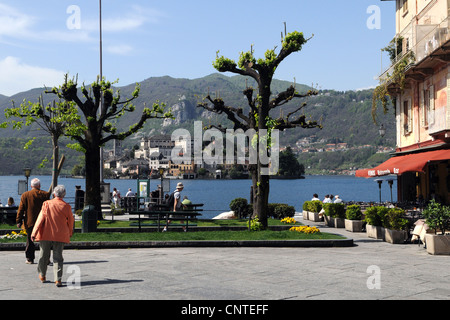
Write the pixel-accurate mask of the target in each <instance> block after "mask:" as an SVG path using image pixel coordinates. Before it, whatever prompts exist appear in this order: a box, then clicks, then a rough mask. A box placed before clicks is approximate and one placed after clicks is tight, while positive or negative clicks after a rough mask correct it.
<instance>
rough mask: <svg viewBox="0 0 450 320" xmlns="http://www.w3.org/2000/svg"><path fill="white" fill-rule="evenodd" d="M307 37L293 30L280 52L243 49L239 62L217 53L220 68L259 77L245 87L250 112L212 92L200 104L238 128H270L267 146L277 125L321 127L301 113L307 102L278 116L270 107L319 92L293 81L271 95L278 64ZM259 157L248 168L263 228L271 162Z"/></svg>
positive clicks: (265, 218) (222, 128)
mask: <svg viewBox="0 0 450 320" xmlns="http://www.w3.org/2000/svg"><path fill="white" fill-rule="evenodd" d="M308 40H309V39H305V37H304V36H303V33H301V32H297V31H294V32H292V33H289V34H287V35H285V36H284V38H283V39H282V47H281V50H280V51H279V52H278V53H277V52H276V48H275V49H273V50H267V51H266V53H265V55H264V58H260V59H256V58H255V56H254V52H253V47H252V48H251V50H250V51H248V52H241V54H240V57H239V61H238V63H236V62H235V61H234V60H231V59H229V58H225V57H223V56H219V54H217V58H216V60H215V61H214V62H213V66H214V68H215V69H216V70H217V71H219V72H231V73H234V74H238V75H242V76H245V77H250V78H252V79H254V80H255V81H256V83H257V88H256V89H254V88H253V87H247V88H246V89H245V90H244V91H243V94H244V96H245V97H246V99H247V102H248V106H249V111H248V113H245V112H244V110H243V108H240V107H231V106H227V105H226V104H225V102H224V101H223V99H221V98H220V97H216V98H215V99H213V98H211V96H210V95H208V96H207V97H205V99H204V102H202V103H200V104H199V107H202V108H204V109H206V110H208V111H211V112H214V113H217V114H225V115H226V116H227V118H228V119H229V120H230V121H231V122H232V123H233V125H234V129H235V130H237V129H242V130H244V131H246V130H249V129H254V130H255V131H256V134H257V135H258V134H259V133H260V132H265V131H266V130H267V132H268V133H269V134H268V137H267V140H268V143H267V144H266V146H265V148H267V149H268V148H270V143H271V141H270V139H271V136H270V132H271V131H272V130H274V129H278V130H286V129H290V128H296V127H301V128H316V127H321V125H320V124H319V123H318V122H317V121H311V120H307V117H306V116H305V115H304V114H302V115H298V114H299V112H300V111H301V110H302V109H303V108H304V107H305V106H306V103H301V104H300V105H299V106H298V108H296V109H295V110H294V111H292V112H290V113H289V114H287V115H286V116H283V115H280V117H279V118H276V119H274V118H272V117H271V111H273V110H274V109H276V108H278V107H280V106H282V105H284V104H286V103H288V102H290V101H292V100H293V99H294V98H305V97H309V96H313V95H317V94H318V92H317V91H316V90H309V91H308V92H307V93H306V94H300V93H298V92H297V90H296V89H295V86H294V85H292V86H291V87H289V88H288V89H287V90H285V91H283V92H281V93H279V94H278V95H277V96H276V97H273V96H272V95H271V84H272V80H273V76H274V74H275V71H276V70H277V68H278V66H279V65H280V64H281V62H283V61H284V60H285V59H286V58H287V57H288V56H290V55H291V54H293V53H295V52H298V51H300V50H301V49H302V46H303V45H304V44H305V43H306V42H307V41H308ZM213 127H215V128H217V129H218V130H220V131H222V132H224V133H225V132H226V129H227V128H224V127H222V126H221V125H214V126H213ZM262 130H264V131H262ZM257 140H258V139H257ZM259 141H261V136H259ZM261 147H262V146H261V144H260V145H259V148H258V149H257V150H259V152H260V153H261V152H262V150H261ZM263 151H268V150H263ZM259 158H260V157H258V159H257V163H256V164H252V165H251V166H250V168H249V170H250V173H251V175H252V184H253V203H254V206H253V210H254V211H253V215H254V216H257V217H258V219H259V221H260V222H261V223H262V225H263V226H264V228H266V227H267V212H268V200H269V189H270V187H269V176H268V175H266V174H264V171H266V170H267V169H268V167H269V165H268V164H263V163H261V161H260V159H259ZM263 169H266V170H263Z"/></svg>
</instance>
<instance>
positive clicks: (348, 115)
mask: <svg viewBox="0 0 450 320" xmlns="http://www.w3.org/2000/svg"><path fill="white" fill-rule="evenodd" d="M291 85H295V87H296V89H297V91H299V92H306V91H307V90H309V89H310V88H311V87H310V86H307V85H302V84H294V83H293V82H289V81H281V80H274V81H273V84H272V94H274V95H276V94H277V93H279V92H282V91H284V90H286V89H287V88H288V87H290V86H291ZM140 86H141V91H140V95H139V97H138V98H137V99H136V100H135V101H134V104H135V105H136V111H135V112H133V113H129V114H127V115H126V116H124V117H122V118H121V119H120V122H119V123H118V127H119V128H127V127H129V126H130V125H132V124H134V123H136V122H137V121H138V118H139V117H140V114H141V112H140V111H141V110H142V109H143V108H144V105H145V104H146V105H147V106H151V105H152V104H153V103H154V102H155V101H157V100H158V101H160V102H163V103H165V104H166V105H167V107H168V108H169V107H170V108H171V109H172V111H173V113H174V116H175V119H174V120H166V121H164V122H163V124H161V120H150V121H148V122H147V124H146V125H145V127H144V128H143V129H142V130H141V131H140V132H139V133H137V134H136V135H135V136H133V137H130V138H129V139H127V140H126V141H125V142H124V143H123V145H124V146H134V145H136V144H138V143H139V139H140V138H141V137H142V136H150V135H153V134H159V133H165V134H170V133H171V132H172V131H173V130H175V129H176V128H179V127H183V128H186V129H192V128H193V123H194V121H203V124H204V125H208V124H218V123H220V124H222V125H226V124H227V121H228V120H227V119H226V118H225V116H219V115H215V114H211V113H209V112H206V111H205V110H204V109H203V108H198V107H197V104H198V103H199V102H200V101H202V99H203V98H204V97H205V96H206V95H207V94H208V93H209V94H210V95H211V96H212V97H213V98H214V97H216V96H220V97H221V98H222V99H223V100H224V102H225V103H226V104H227V105H230V106H233V107H242V108H244V110H246V109H247V108H248V106H247V100H246V98H245V97H244V96H243V94H242V91H243V90H244V89H245V88H246V86H254V87H256V85H255V84H254V83H253V82H252V80H251V79H246V78H245V77H242V76H233V77H228V76H225V75H223V74H218V73H215V74H211V75H209V76H206V77H203V78H199V79H192V80H191V79H174V78H171V77H169V76H165V77H154V78H149V79H146V80H144V81H142V82H140ZM134 88H135V84H130V85H127V86H123V87H119V88H117V89H120V93H121V96H122V98H123V99H126V98H129V97H131V93H132V92H133V90H134ZM43 92H44V88H36V89H32V90H29V91H26V92H22V93H18V94H16V95H14V96H11V97H5V96H2V95H0V123H1V122H3V121H4V120H5V118H4V110H5V109H6V108H9V107H11V106H12V104H11V100H13V101H15V104H16V106H18V105H20V103H21V102H22V101H23V100H29V101H37V99H38V97H39V96H40V95H41V94H42V95H43V97H44V101H45V102H47V103H48V102H50V101H51V100H52V99H54V97H55V96H54V95H52V94H45V93H43ZM372 93H373V90H372V89H369V90H361V91H346V92H342V91H335V90H319V94H318V95H317V96H313V97H310V98H307V99H306V100H294V101H292V102H290V103H289V104H286V105H284V106H282V108H280V109H275V110H274V114H273V116H275V117H277V116H279V115H280V114H287V113H289V112H290V111H292V110H294V109H295V108H297V107H298V106H299V105H300V103H303V102H306V103H307V106H306V108H304V111H303V112H304V113H305V114H306V115H307V116H308V117H311V119H314V120H319V119H321V121H322V125H323V129H322V130H319V129H301V128H296V129H290V130H287V131H285V132H283V133H281V135H280V136H281V146H284V145H286V146H287V145H291V146H293V145H295V142H296V141H297V140H299V139H301V138H304V137H308V136H312V135H315V136H316V137H317V138H318V139H324V140H326V141H331V142H333V141H334V142H345V143H347V144H349V145H352V146H358V145H374V146H375V145H380V144H383V145H389V146H394V145H395V117H394V115H393V114H391V113H389V114H386V115H385V114H379V115H378V123H379V124H381V123H383V124H384V126H385V127H386V129H387V132H386V136H384V137H383V138H382V137H380V136H379V134H378V127H379V124H378V125H376V124H374V122H373V120H372V117H371V108H372ZM191 132H193V131H191ZM36 135H42V134H40V133H39V132H37V131H36V128H35V127H31V128H29V127H25V128H23V129H21V130H12V129H0V139H6V138H8V139H10V138H15V139H20V140H21V139H28V138H30V137H34V136H36ZM0 147H1V146H0ZM5 153H7V154H10V152H6V150H0V161H1V159H2V155H1V154H5ZM4 156H5V155H3V157H4ZM50 156H51V154H50ZM0 174H2V173H1V172H0Z"/></svg>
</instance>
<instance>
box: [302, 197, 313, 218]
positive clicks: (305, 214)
mask: <svg viewBox="0 0 450 320" xmlns="http://www.w3.org/2000/svg"><path fill="white" fill-rule="evenodd" d="M310 202H311V201H305V202H304V203H303V220H308V211H309V203H310Z"/></svg>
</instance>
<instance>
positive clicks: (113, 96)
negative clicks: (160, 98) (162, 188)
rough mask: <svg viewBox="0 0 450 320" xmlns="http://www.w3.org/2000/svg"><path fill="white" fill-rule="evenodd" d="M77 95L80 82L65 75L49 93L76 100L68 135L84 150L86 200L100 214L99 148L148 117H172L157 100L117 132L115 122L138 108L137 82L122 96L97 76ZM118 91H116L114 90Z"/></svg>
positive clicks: (134, 128) (127, 133)
mask: <svg viewBox="0 0 450 320" xmlns="http://www.w3.org/2000/svg"><path fill="white" fill-rule="evenodd" d="M80 91H81V96H79V95H78V88H77V82H76V81H75V80H70V79H68V77H67V76H66V79H65V82H64V84H63V85H62V86H60V87H59V88H56V87H55V88H53V89H52V90H51V91H48V93H53V94H55V95H57V96H58V97H59V98H60V99H61V100H64V101H66V102H68V103H72V104H74V105H75V106H76V107H77V109H79V111H81V114H82V116H78V118H74V119H73V122H72V123H71V125H70V126H68V127H67V128H66V131H65V135H66V136H68V137H70V138H71V139H73V140H75V141H76V142H77V143H78V145H79V147H80V148H81V150H82V151H83V152H84V153H85V164H86V166H85V168H86V202H85V203H86V204H87V205H93V206H94V207H95V209H96V210H97V212H98V215H99V219H102V215H101V193H100V185H101V183H100V182H101V181H100V180H101V179H100V162H101V159H100V149H101V147H102V146H104V145H105V144H106V143H107V142H108V141H111V140H124V139H125V138H127V137H129V136H130V135H132V134H134V133H135V132H137V131H138V130H140V129H141V128H142V127H143V125H144V124H145V122H146V121H147V120H148V119H165V118H170V117H172V114H171V113H170V112H166V111H165V110H164V108H165V105H164V104H160V103H159V102H156V103H154V104H153V106H152V108H147V107H145V108H144V109H143V112H142V115H141V118H140V120H139V121H138V122H137V123H135V124H134V125H132V126H131V127H130V128H129V129H128V130H126V131H123V132H120V133H119V132H118V129H117V127H116V126H115V125H114V124H113V123H116V122H117V121H118V120H119V118H121V117H122V116H124V115H125V114H127V113H129V112H134V111H135V106H134V105H133V103H132V102H133V100H135V99H136V98H137V97H138V96H139V91H140V86H139V85H138V84H137V85H136V88H135V90H134V92H133V93H132V97H130V98H129V99H125V100H121V95H120V90H116V91H115V90H114V89H113V88H112V83H111V82H109V81H106V80H105V79H102V80H100V79H97V81H95V82H94V83H92V85H91V86H90V88H86V87H85V86H84V85H83V86H81V88H80ZM114 91H115V92H114Z"/></svg>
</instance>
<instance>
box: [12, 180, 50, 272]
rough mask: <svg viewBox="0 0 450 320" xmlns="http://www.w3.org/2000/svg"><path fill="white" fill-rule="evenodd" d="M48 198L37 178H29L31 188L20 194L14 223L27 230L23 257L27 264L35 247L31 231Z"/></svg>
mask: <svg viewBox="0 0 450 320" xmlns="http://www.w3.org/2000/svg"><path fill="white" fill-rule="evenodd" d="M49 199H50V192H46V191H42V190H41V181H40V180H39V179H37V178H35V179H33V180H31V190H30V191H27V192H25V193H23V194H22V197H21V198H20V204H19V208H18V209H17V216H16V223H17V227H18V228H21V227H22V226H23V229H25V231H26V232H27V244H26V248H25V257H26V259H27V260H26V263H27V264H33V263H34V258H35V248H34V243H33V240H31V232H32V231H33V227H34V224H35V223H36V220H37V218H38V216H39V212H41V208H42V204H43V203H44V202H45V201H47V200H49Z"/></svg>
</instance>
